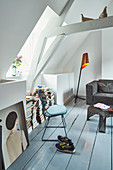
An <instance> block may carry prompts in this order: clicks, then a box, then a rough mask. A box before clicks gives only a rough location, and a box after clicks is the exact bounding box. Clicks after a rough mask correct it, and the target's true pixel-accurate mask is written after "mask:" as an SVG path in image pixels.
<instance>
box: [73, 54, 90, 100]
mask: <svg viewBox="0 0 113 170" xmlns="http://www.w3.org/2000/svg"><path fill="white" fill-rule="evenodd" d="M88 65H89V58H88V53H84V54H83V56H82V63H81V67H80V73H79V79H78V86H77V92H76V95H75V103H76V102H77V98H78V90H79V85H80V78H81V73H82V69H83V68H85V67H87V66H88ZM79 98H80V97H79ZM81 99H83V98H81Z"/></svg>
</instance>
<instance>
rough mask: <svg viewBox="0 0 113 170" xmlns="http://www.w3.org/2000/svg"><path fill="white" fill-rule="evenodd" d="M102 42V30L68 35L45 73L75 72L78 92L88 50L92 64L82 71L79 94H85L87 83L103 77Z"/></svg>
mask: <svg viewBox="0 0 113 170" xmlns="http://www.w3.org/2000/svg"><path fill="white" fill-rule="evenodd" d="M101 44H102V33H101V31H96V32H92V33H81V34H79V35H78V34H74V35H69V36H67V37H66V38H65V39H64V40H63V42H62V43H61V45H60V46H59V48H58V50H57V51H56V52H55V54H54V56H53V58H52V59H51V60H50V62H49V64H48V65H47V66H46V68H45V70H44V73H48V72H50V73H61V74H63V73H65V72H74V76H75V77H74V84H75V86H74V93H76V89H77V83H78V76H79V71H80V65H81V61H82V54H83V53H84V52H88V54H89V62H90V64H89V66H88V67H86V68H84V69H83V71H82V75H81V82H80V88H79V95H81V96H85V95H86V84H87V83H88V82H90V81H92V80H94V79H98V78H101V77H102V64H101V62H102V53H101V52H102V45H101Z"/></svg>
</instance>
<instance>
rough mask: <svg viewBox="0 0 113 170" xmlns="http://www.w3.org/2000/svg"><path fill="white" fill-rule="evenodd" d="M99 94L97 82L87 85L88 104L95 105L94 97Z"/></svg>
mask: <svg viewBox="0 0 113 170" xmlns="http://www.w3.org/2000/svg"><path fill="white" fill-rule="evenodd" d="M97 92H98V84H97V81H92V82H91V83H88V84H86V104H88V105H91V104H94V99H93V96H94V94H95V93H97Z"/></svg>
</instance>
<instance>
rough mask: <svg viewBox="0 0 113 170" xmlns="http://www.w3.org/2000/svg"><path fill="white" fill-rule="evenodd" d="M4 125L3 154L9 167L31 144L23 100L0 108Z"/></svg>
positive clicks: (6, 165) (5, 165) (5, 164)
mask: <svg viewBox="0 0 113 170" xmlns="http://www.w3.org/2000/svg"><path fill="white" fill-rule="evenodd" d="M0 119H1V120H2V122H0V125H1V126H2V155H3V164H4V168H5V169H7V168H8V167H9V166H10V165H11V164H12V163H13V162H14V161H15V160H16V159H17V158H18V156H19V155H20V154H22V152H24V151H25V149H26V148H27V147H28V146H29V138H28V131H27V127H26V121H25V112H24V107H23V102H19V103H17V104H15V105H12V106H10V107H7V108H5V109H3V110H0Z"/></svg>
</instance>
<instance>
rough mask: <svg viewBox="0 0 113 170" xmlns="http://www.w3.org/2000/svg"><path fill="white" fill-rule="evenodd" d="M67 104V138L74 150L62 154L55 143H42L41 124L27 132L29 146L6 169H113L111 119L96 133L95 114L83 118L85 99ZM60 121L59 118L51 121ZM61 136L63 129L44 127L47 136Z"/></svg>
mask: <svg viewBox="0 0 113 170" xmlns="http://www.w3.org/2000/svg"><path fill="white" fill-rule="evenodd" d="M66 107H67V110H68V112H67V114H66V117H65V119H66V123H67V132H68V137H69V138H71V139H72V141H73V143H74V145H75V148H76V152H75V153H74V154H68V153H62V152H59V151H57V150H56V147H55V144H56V142H42V141H41V136H42V133H43V126H44V124H41V125H39V126H38V127H37V128H36V129H34V131H33V132H32V133H31V134H30V137H29V138H30V146H29V147H28V148H27V150H26V151H25V152H24V153H23V154H22V155H21V156H20V157H19V158H18V159H17V160H16V161H15V162H14V163H13V164H12V165H11V166H10V167H9V168H8V170H112V169H113V163H112V162H113V156H112V155H113V147H112V146H113V128H112V122H113V120H112V118H108V119H107V122H106V133H99V132H98V120H99V119H98V115H95V116H93V117H92V118H90V121H87V107H88V105H86V104H85V100H79V101H77V103H76V104H74V102H73V101H71V102H70V103H69V104H68V105H66ZM57 123H58V124H60V123H61V120H60V118H59V117H56V118H54V119H52V121H51V124H54V125H55V124H57ZM58 135H64V131H63V129H47V131H46V135H45V137H47V138H49V139H53V138H57V136H58Z"/></svg>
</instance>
